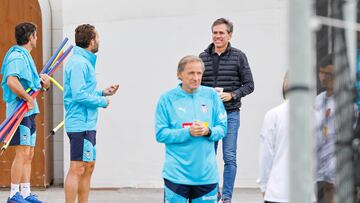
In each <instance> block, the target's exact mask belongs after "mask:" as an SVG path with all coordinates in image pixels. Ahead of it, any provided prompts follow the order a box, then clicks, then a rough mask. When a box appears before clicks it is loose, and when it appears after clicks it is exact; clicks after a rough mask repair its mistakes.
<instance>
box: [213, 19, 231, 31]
mask: <svg viewBox="0 0 360 203" xmlns="http://www.w3.org/2000/svg"><path fill="white" fill-rule="evenodd" d="M221 24H225V25H226V27H227V31H228V33H232V32H233V29H234V26H233V24H232V22H230V20H228V19H225V18H219V19H217V20H215V21H214V22H213V24H212V26H211V31H212V30H213V28H214V27H215V26H216V25H221Z"/></svg>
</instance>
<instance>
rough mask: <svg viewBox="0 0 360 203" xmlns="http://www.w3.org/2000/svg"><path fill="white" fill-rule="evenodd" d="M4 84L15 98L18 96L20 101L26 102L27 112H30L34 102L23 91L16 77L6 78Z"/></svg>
mask: <svg viewBox="0 0 360 203" xmlns="http://www.w3.org/2000/svg"><path fill="white" fill-rule="evenodd" d="M6 84H7V85H8V87H9V88H10V90H11V91H12V92H14V94H16V96H18V97H19V98H20V99H22V100H24V101H26V103H27V105H28V110H31V109H33V108H34V100H33V99H32V97H31V96H30V95H29V94H28V93H27V92H26V91H25V90H24V88H23V86H22V85H21V83H20V81H19V79H18V78H17V77H16V76H9V77H8V78H7V81H6Z"/></svg>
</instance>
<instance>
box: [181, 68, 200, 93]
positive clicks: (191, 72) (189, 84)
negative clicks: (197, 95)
mask: <svg viewBox="0 0 360 203" xmlns="http://www.w3.org/2000/svg"><path fill="white" fill-rule="evenodd" d="M203 73H204V70H203V67H202V64H201V63H200V62H197V61H194V62H189V63H188V64H186V66H185V68H184V70H183V71H182V72H179V73H178V74H177V75H178V78H179V79H180V80H181V81H182V88H183V89H184V90H185V91H186V92H189V93H192V92H194V91H195V90H196V89H197V88H198V87H199V86H200V84H201V78H202V75H203Z"/></svg>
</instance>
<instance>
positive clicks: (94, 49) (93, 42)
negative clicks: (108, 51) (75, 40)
mask: <svg viewBox="0 0 360 203" xmlns="http://www.w3.org/2000/svg"><path fill="white" fill-rule="evenodd" d="M99 43H100V38H99V34H98V32H97V31H96V30H95V39H93V40H91V44H90V45H91V46H92V48H91V52H92V53H94V54H95V53H97V52H98V51H99Z"/></svg>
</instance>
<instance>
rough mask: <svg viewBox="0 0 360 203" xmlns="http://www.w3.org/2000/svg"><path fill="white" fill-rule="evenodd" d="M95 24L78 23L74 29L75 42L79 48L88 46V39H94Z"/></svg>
mask: <svg viewBox="0 0 360 203" xmlns="http://www.w3.org/2000/svg"><path fill="white" fill-rule="evenodd" d="M95 37H96V34H95V26H93V25H90V24H83V25H79V26H78V27H77V28H76V29H75V43H76V46H79V47H81V48H88V47H89V44H90V41H91V40H93V39H95Z"/></svg>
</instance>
